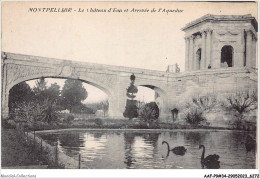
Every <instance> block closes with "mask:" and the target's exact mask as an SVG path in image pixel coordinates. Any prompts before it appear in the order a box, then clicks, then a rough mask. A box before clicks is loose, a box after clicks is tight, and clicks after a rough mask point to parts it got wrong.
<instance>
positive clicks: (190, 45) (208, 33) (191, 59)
mask: <svg viewBox="0 0 260 179" xmlns="http://www.w3.org/2000/svg"><path fill="white" fill-rule="evenodd" d="M200 33H201V38H202V45H201V60H200V65H197V64H198V63H197V62H196V55H195V54H196V52H195V50H198V49H195V48H194V44H195V37H196V36H195V35H190V36H188V37H185V46H186V56H185V70H186V71H192V70H199V69H207V68H208V65H210V64H211V48H212V47H211V46H212V45H211V44H212V43H211V39H212V30H211V29H206V30H203V31H201V32H200Z"/></svg>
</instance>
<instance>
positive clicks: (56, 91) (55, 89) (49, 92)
mask: <svg viewBox="0 0 260 179" xmlns="http://www.w3.org/2000/svg"><path fill="white" fill-rule="evenodd" d="M60 93H61V92H60V86H59V85H58V84H57V83H56V82H55V83H53V84H51V86H50V87H49V88H47V89H46V96H47V97H48V98H49V99H50V100H52V101H56V102H58V103H59V101H60Z"/></svg>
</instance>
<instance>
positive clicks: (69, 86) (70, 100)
mask: <svg viewBox="0 0 260 179" xmlns="http://www.w3.org/2000/svg"><path fill="white" fill-rule="evenodd" d="M87 96H88V93H87V91H86V89H85V88H84V87H83V85H82V82H81V81H79V80H72V79H68V80H66V81H65V84H64V86H63V88H62V92H61V98H62V102H61V105H62V106H63V107H64V108H65V109H68V110H69V111H70V112H71V110H72V107H73V106H74V105H77V104H81V102H82V101H83V100H85V99H86V98H87Z"/></svg>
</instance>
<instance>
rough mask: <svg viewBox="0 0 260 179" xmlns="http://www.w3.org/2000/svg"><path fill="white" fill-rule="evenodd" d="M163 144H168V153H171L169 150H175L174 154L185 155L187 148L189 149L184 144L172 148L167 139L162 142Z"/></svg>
mask: <svg viewBox="0 0 260 179" xmlns="http://www.w3.org/2000/svg"><path fill="white" fill-rule="evenodd" d="M163 144H166V145H167V147H168V155H169V152H170V151H172V152H173V153H174V154H176V155H184V154H185V152H186V150H187V149H185V147H183V146H178V147H174V148H173V149H170V146H169V144H168V142H166V141H163V142H162V145H163Z"/></svg>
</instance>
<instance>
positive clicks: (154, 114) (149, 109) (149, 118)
mask: <svg viewBox="0 0 260 179" xmlns="http://www.w3.org/2000/svg"><path fill="white" fill-rule="evenodd" d="M140 114H141V117H142V118H143V120H144V121H145V122H147V125H148V126H149V123H152V122H154V121H156V120H157V119H158V118H159V108H158V106H157V104H156V103H155V102H150V103H147V104H145V105H144V107H143V109H141V113H140Z"/></svg>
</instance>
